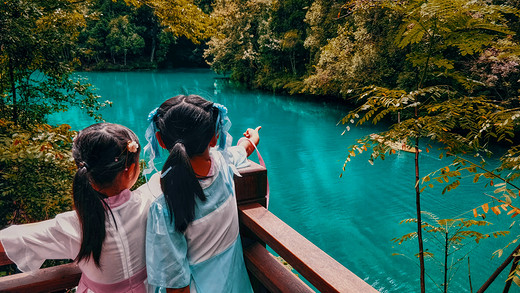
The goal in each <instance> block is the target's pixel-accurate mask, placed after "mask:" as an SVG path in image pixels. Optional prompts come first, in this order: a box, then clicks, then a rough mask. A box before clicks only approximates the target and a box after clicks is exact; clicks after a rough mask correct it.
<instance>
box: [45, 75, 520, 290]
mask: <svg viewBox="0 0 520 293" xmlns="http://www.w3.org/2000/svg"><path fill="white" fill-rule="evenodd" d="M77 74H78V75H80V76H82V77H86V78H88V79H89V82H90V83H92V84H93V85H94V86H95V87H96V88H97V90H96V92H97V93H98V94H99V95H101V96H102V100H111V101H112V102H113V106H112V107H110V108H106V109H104V110H102V111H101V114H102V115H103V118H104V119H105V120H106V121H107V122H114V123H120V124H123V125H126V126H128V127H129V128H131V129H132V130H134V131H135V132H136V133H137V134H138V135H139V138H140V140H141V143H142V144H143V145H144V144H146V142H145V140H144V133H145V130H146V128H147V126H148V122H147V116H148V113H149V112H150V111H151V110H152V109H154V108H155V107H158V106H159V105H160V104H161V103H162V102H163V101H164V100H166V99H167V98H170V97H172V96H175V95H178V94H198V95H201V96H203V97H205V98H207V99H209V100H212V101H214V102H218V103H221V104H224V105H225V106H227V108H228V109H229V116H230V119H231V121H232V123H233V126H232V128H231V131H230V132H231V135H232V136H233V137H234V140H235V141H236V140H238V138H239V137H240V136H241V135H242V133H243V131H244V130H245V129H246V128H247V127H252V128H254V127H256V126H258V125H261V126H262V130H261V131H260V134H261V141H260V145H259V150H260V152H261V154H262V156H263V158H264V160H265V162H266V165H267V169H268V180H269V187H270V206H269V209H270V211H271V212H273V213H274V214H275V215H276V216H278V217H279V218H281V219H282V220H283V221H285V222H286V223H287V224H289V225H290V226H291V227H293V228H294V229H295V230H296V231H298V232H299V233H301V234H302V235H303V236H305V237H306V238H308V239H309V240H310V241H312V242H313V243H314V244H316V245H317V246H318V247H320V248H321V249H322V250H324V251H325V252H326V253H328V254H329V255H331V256H332V257H333V258H335V259H336V260H337V261H339V262H340V263H341V264H343V265H344V266H345V267H347V268H348V269H349V270H351V271H352V272H354V273H355V274H357V275H358V276H359V277H361V278H362V279H364V280H365V281H366V282H367V283H369V284H370V285H372V286H373V287H375V288H376V289H377V290H379V291H381V292H419V291H420V290H419V266H418V261H417V259H416V258H415V257H414V254H415V253H417V252H418V248H417V240H416V239H413V240H410V241H407V242H405V243H403V244H401V245H399V244H397V243H394V242H392V241H391V239H392V238H395V237H400V236H402V235H404V234H407V233H410V232H413V231H414V229H415V224H399V223H400V221H402V220H404V219H409V218H414V217H415V191H414V176H415V175H414V174H415V173H414V172H415V170H414V156H413V155H412V154H410V153H404V152H402V153H398V154H395V155H391V156H388V157H387V158H386V159H385V160H384V161H381V160H377V161H376V162H375V164H374V165H371V164H369V162H368V156H367V154H360V155H357V156H356V157H355V158H353V159H352V161H351V162H349V163H348V164H347V169H346V171H345V172H343V177H342V178H340V174H341V173H342V166H343V162H344V161H345V158H346V155H347V147H348V146H350V145H352V144H353V143H354V142H355V140H356V139H358V138H361V137H363V136H366V135H369V134H370V133H373V132H377V131H381V130H384V128H385V126H384V125H378V126H372V125H370V126H362V127H352V128H351V129H350V131H348V132H346V133H345V134H344V135H341V134H342V132H343V131H344V129H345V126H343V125H337V122H338V121H339V120H340V119H341V118H342V117H343V115H344V114H346V113H347V111H348V109H345V106H340V105H337V104H333V103H325V102H316V101H307V100H302V99H301V98H300V99H298V98H294V97H287V96H282V95H277V94H272V93H268V92H260V91H252V90H247V89H244V88H240V87H236V86H233V85H232V84H230V83H229V81H227V80H225V79H222V78H220V76H218V75H216V74H214V73H212V72H211V71H209V70H205V69H182V70H175V71H157V72H109V73H107V72H103V73H97V72H79V73H77ZM50 122H51V123H53V124H58V123H59V124H61V123H67V124H70V125H71V126H72V128H73V129H75V130H79V129H82V128H84V127H86V126H88V125H90V124H92V123H94V121H93V120H92V119H91V118H89V117H88V116H87V115H86V114H83V113H81V112H79V111H78V110H71V111H69V112H65V113H60V114H57V115H54V116H52V117H50ZM438 154H439V152H438V151H437V150H436V149H435V148H434V149H432V150H431V151H430V152H429V153H426V152H422V153H421V155H420V160H421V164H420V170H421V176H424V175H425V174H427V173H430V172H433V171H435V170H437V169H438V168H440V167H442V166H445V165H447V164H449V161H446V160H441V159H439V157H438ZM251 158H252V159H253V160H256V161H257V158H256V156H255V155H252V157H251ZM490 162H491V164H493V160H491V161H490ZM471 179H472V177H468V178H467V180H466V181H463V182H462V184H461V185H460V186H459V187H458V188H457V189H456V190H454V191H451V192H448V193H446V194H444V195H441V190H442V187H440V186H439V187H437V186H436V187H435V188H433V189H430V188H427V189H426V190H425V192H424V193H423V199H422V210H424V211H428V212H431V213H433V214H435V215H437V216H438V217H440V218H460V217H466V218H473V216H472V212H471V211H472V209H473V208H475V207H477V206H479V205H482V204H484V203H486V202H490V197H489V195H492V194H493V190H492V189H489V187H488V188H484V184H483V183H482V184H481V183H478V184H473V183H472V180H471ZM436 185H439V184H436ZM487 220H489V221H491V222H493V223H494V225H492V226H490V227H484V228H474V230H477V231H479V232H489V231H495V230H507V229H509V225H510V224H511V223H512V222H513V220H511V219H510V218H509V217H508V216H506V215H505V214H504V213H502V214H501V215H500V216H495V215H494V214H493V213H488V214H487ZM515 227H516V226H515ZM471 229H473V227H471ZM471 229H470V230H471ZM512 230H516V228H513V229H512ZM511 232H512V233H511V234H512V235H517V234H518V231H511ZM425 237H426V239H425V249H427V250H428V251H429V252H433V253H436V257H437V258H436V260H429V261H427V273H428V276H427V281H428V289H429V290H427V291H428V292H441V290H440V289H438V288H437V286H442V285H441V284H442V283H443V279H442V277H443V273H442V266H441V265H440V264H439V263H438V261H439V262H441V263H443V262H444V258H443V256H442V254H441V253H439V249H438V248H439V247H440V245H439V244H440V243H441V242H442V241H443V240H441V242H439V241H437V240H435V239H433V238H432V237H431V235H428V234H426V235H425ZM511 240H512V237H510V236H509V237H501V238H498V239H495V238H493V237H490V238H489V239H484V240H481V242H480V244H479V245H475V242H474V241H469V242H468V244H467V245H466V246H464V247H463V249H461V250H460V251H459V252H458V253H456V254H454V256H455V258H454V259H453V260H450V261H449V262H450V265H453V269H452V270H451V272H452V273H454V275H453V276H452V278H451V280H450V283H449V287H448V289H449V292H470V283H469V277H468V272H470V273H471V286H472V288H473V292H476V290H477V289H478V288H479V287H480V286H481V285H482V284H483V283H484V282H485V280H486V279H487V278H488V277H489V276H490V275H491V273H492V272H493V271H494V270H495V268H496V267H498V265H499V264H500V263H501V262H503V261H504V259H505V258H506V254H507V255H508V254H509V253H510V251H511V248H509V250H505V252H504V255H503V256H502V257H501V258H497V257H494V258H493V259H492V252H493V251H495V250H497V249H499V248H503V247H504V246H505V245H506V244H507V243H509V241H511ZM516 245H517V244H514V245H511V246H516ZM470 251H471V254H470V262H469V264H470V266H469V268H468V260H467V258H464V259H463V260H462V261H460V262H458V263H457V260H458V259H459V258H461V257H462V256H464V255H465V254H467V253H469V252H470ZM437 260H438V261H437ZM506 270H507V271H508V270H509V267H508V268H507V269H506ZM504 278H505V277H504V274H502V275H501V276H500V277H499V279H498V280H497V281H495V285H493V287H491V288H490V289H489V290H488V291H487V292H501V290H502V289H501V288H503V284H504V283H503V282H504ZM436 284H437V285H436ZM519 291H520V290H518V287H517V286H515V285H514V284H513V286H512V289H511V291H510V292H519Z"/></svg>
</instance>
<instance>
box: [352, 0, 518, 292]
mask: <svg viewBox="0 0 520 293" xmlns="http://www.w3.org/2000/svg"><path fill="white" fill-rule="evenodd" d="M383 5H385V6H386V7H389V8H390V9H391V10H392V11H395V12H396V13H397V15H400V16H401V17H402V20H403V24H402V25H401V29H400V31H399V33H398V34H397V38H396V42H397V45H398V46H399V47H400V48H402V49H405V50H407V51H408V52H409V53H408V54H407V62H409V66H410V68H411V69H413V73H414V74H415V77H416V84H415V88H413V89H388V88H383V87H377V86H374V87H371V88H370V89H366V90H365V91H364V93H363V94H362V95H361V96H360V100H361V106H360V107H359V108H357V109H355V110H354V111H352V112H350V113H349V114H348V115H347V116H345V117H344V119H343V120H342V122H343V123H349V124H350V123H353V122H354V123H357V124H363V123H365V122H368V121H371V122H373V123H377V122H379V121H381V120H382V119H383V118H385V117H386V116H388V115H389V114H397V113H404V114H405V117H407V118H406V119H404V120H403V121H400V122H394V123H392V125H391V126H390V129H389V130H388V131H386V132H384V133H381V134H380V136H379V138H378V139H377V140H373V139H371V138H370V137H366V138H364V139H361V140H360V141H358V144H356V145H354V146H352V147H351V148H350V152H349V155H348V156H347V160H346V162H345V164H346V163H347V162H348V161H350V159H351V157H352V156H353V155H355V152H356V151H360V152H363V151H365V150H366V149H367V148H368V147H372V146H373V149H372V153H371V158H370V160H371V161H373V160H374V159H376V158H384V156H385V154H388V153H389V152H390V153H392V152H395V150H392V147H391V146H392V144H391V143H392V142H393V141H397V142H403V141H404V142H408V143H411V144H412V145H413V146H414V147H415V185H414V187H413V188H414V189H415V203H416V213H417V239H418V244H419V245H418V246H419V253H418V256H419V262H420V268H421V270H420V279H421V292H425V280H424V275H425V269H424V267H425V266H424V246H423V240H422V228H421V225H422V223H423V222H422V219H421V192H422V190H424V188H426V187H423V188H422V189H421V186H420V172H419V158H420V153H419V146H420V145H419V143H420V142H422V139H428V140H431V141H435V142H438V143H440V144H441V145H442V146H443V149H444V154H448V155H456V154H470V153H471V154H477V155H480V154H485V153H488V152H489V150H488V149H487V146H488V145H489V143H493V142H497V141H499V142H508V143H512V140H511V138H512V136H513V135H514V132H513V129H514V127H517V126H518V122H517V120H516V118H515V117H517V115H519V114H520V113H519V112H518V109H508V108H506V107H504V105H503V104H501V103H497V102H496V101H495V100H494V99H490V98H489V97H487V96H483V95H471V93H472V89H474V86H475V82H474V81H473V80H472V79H470V78H469V77H468V75H467V74H466V72H465V71H464V67H463V66H462V65H463V62H460V61H463V60H464V58H468V57H471V56H478V55H479V54H481V53H482V52H484V51H485V50H486V49H489V48H499V49H500V50H502V51H504V50H507V49H506V48H502V47H501V46H500V45H501V44H502V42H501V40H503V39H507V38H508V36H509V35H510V34H512V31H511V30H509V29H508V27H507V22H506V21H505V15H507V14H513V13H516V10H514V9H513V8H512V7H509V6H505V5H500V6H499V5H492V4H489V3H487V2H483V1H474V2H467V1H460V0H450V1H446V0H429V1H417V0H410V1H405V2H404V3H399V4H396V3H395V2H393V1H388V2H386V3H384V4H383ZM513 47H516V45H515V46H513ZM519 117H520V116H519ZM421 147H422V148H426V147H425V146H424V145H421ZM519 150H520V149H519V148H518V147H512V148H511V149H510V150H509V153H507V154H505V155H504V157H503V158H502V162H503V163H506V162H510V161H511V158H515V159H516V158H518V157H519V155H520V152H519ZM455 161H456V162H458V163H459V166H464V165H463V164H462V163H465V162H464V161H461V160H460V159H459V158H458V157H455ZM461 162H462V163H461ZM465 164H467V163H465ZM515 166H516V167H514V168H512V169H509V170H513V173H515V172H518V171H515V170H518V164H517V165H515ZM507 167H512V166H507ZM459 168H460V167H459ZM465 168H466V170H467V171H470V172H471V171H474V170H476V166H475V164H469V166H465ZM502 168H506V165H503V166H502ZM450 176H451V177H454V178H458V177H457V176H461V170H458V169H457V170H452V171H449V170H448V171H446V170H445V172H444V174H442V178H445V179H446V180H445V182H447V183H448V182H449V184H448V185H447V186H446V189H445V190H450V189H454V188H456V187H457V186H458V184H459V181H458V179H457V180H455V181H452V182H450V181H449V178H450ZM515 176H516V177H518V176H517V175H513V176H512V178H515ZM510 178H511V177H510Z"/></svg>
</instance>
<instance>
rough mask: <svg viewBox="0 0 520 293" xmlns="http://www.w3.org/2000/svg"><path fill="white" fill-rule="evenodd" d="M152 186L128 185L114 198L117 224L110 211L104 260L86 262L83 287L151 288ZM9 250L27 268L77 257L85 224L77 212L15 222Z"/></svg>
mask: <svg viewBox="0 0 520 293" xmlns="http://www.w3.org/2000/svg"><path fill="white" fill-rule="evenodd" d="M149 188H150V187H149V186H148V185H144V186H142V187H141V188H139V189H137V190H135V191H133V192H131V191H130V190H123V191H122V192H121V193H120V194H118V195H116V196H113V197H110V198H108V200H107V201H108V204H109V205H110V208H111V209H112V213H113V214H114V219H115V221H116V223H117V229H116V225H115V224H114V219H112V216H111V215H110V213H109V216H108V217H107V220H106V231H107V233H106V239H105V242H104V243H103V250H102V252H101V259H100V264H101V268H98V267H96V266H95V264H94V262H93V261H81V262H79V263H78V267H79V268H80V270H81V272H82V277H81V280H80V282H79V284H78V288H77V292H110V293H117V292H147V290H148V284H147V280H146V261H145V229H146V218H147V215H148V209H149V206H150V204H151V203H152V201H153V200H154V199H155V198H154V197H153V195H152V194H154V193H153V192H151V190H149ZM0 241H1V242H2V245H3V246H4V249H5V252H6V254H7V256H8V257H9V259H11V260H12V261H13V262H14V263H15V264H16V265H17V266H18V268H19V269H20V270H21V271H22V272H30V271H34V270H37V269H39V268H40V266H41V265H42V263H43V262H44V261H45V260H46V259H75V258H76V256H77V254H78V252H79V248H80V243H81V227H80V223H79V220H78V217H77V215H76V212H75V211H70V212H65V213H62V214H59V215H57V216H56V217H55V218H54V219H52V220H47V221H43V222H38V223H32V224H26V225H14V226H11V227H9V228H6V229H4V230H2V231H0Z"/></svg>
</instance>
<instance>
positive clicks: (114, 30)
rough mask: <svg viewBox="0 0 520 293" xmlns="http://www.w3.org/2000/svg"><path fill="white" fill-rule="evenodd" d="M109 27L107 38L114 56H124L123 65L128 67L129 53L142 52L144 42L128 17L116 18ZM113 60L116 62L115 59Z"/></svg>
mask: <svg viewBox="0 0 520 293" xmlns="http://www.w3.org/2000/svg"><path fill="white" fill-rule="evenodd" d="M108 26H109V28H110V33H109V34H108V36H107V45H108V47H109V48H110V51H111V52H112V54H113V55H121V54H123V64H124V65H125V66H126V57H127V55H128V53H131V54H136V53H138V52H140V51H141V50H142V49H143V48H144V40H143V38H142V37H141V36H140V35H139V34H138V33H137V27H136V26H135V25H133V24H132V23H130V21H129V20H128V16H119V17H116V18H114V19H112V20H111V21H110V23H109V24H108ZM113 59H114V61H115V57H113ZM114 63H115V62H114Z"/></svg>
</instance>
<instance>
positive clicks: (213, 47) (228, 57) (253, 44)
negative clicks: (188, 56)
mask: <svg viewBox="0 0 520 293" xmlns="http://www.w3.org/2000/svg"><path fill="white" fill-rule="evenodd" d="M271 11H272V4H271V3H270V1H264V0H249V1H240V0H217V1H216V3H215V8H214V10H213V13H212V17H213V18H214V19H215V20H216V22H217V26H216V34H215V35H214V36H212V37H211V40H209V41H208V43H207V44H208V49H207V50H206V51H205V52H204V56H205V58H206V60H207V61H208V63H209V64H210V65H211V67H212V69H213V70H215V71H216V72H219V73H226V72H231V78H233V79H235V80H237V81H241V82H244V83H247V84H251V83H252V82H253V80H254V78H255V74H256V72H257V71H258V70H261V69H262V63H261V62H260V58H259V56H260V51H261V50H262V48H261V47H260V46H262V47H264V48H265V47H266V46H270V45H272V46H273V47H275V48H279V40H277V39H272V38H271V37H272V35H271V34H269V32H268V31H269V28H268V27H267V26H266V25H267V24H268V22H269V19H270V18H269V16H270V12H271ZM260 32H263V33H266V34H262V33H260ZM260 36H263V38H264V39H263V41H260V42H259V37H260Z"/></svg>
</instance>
